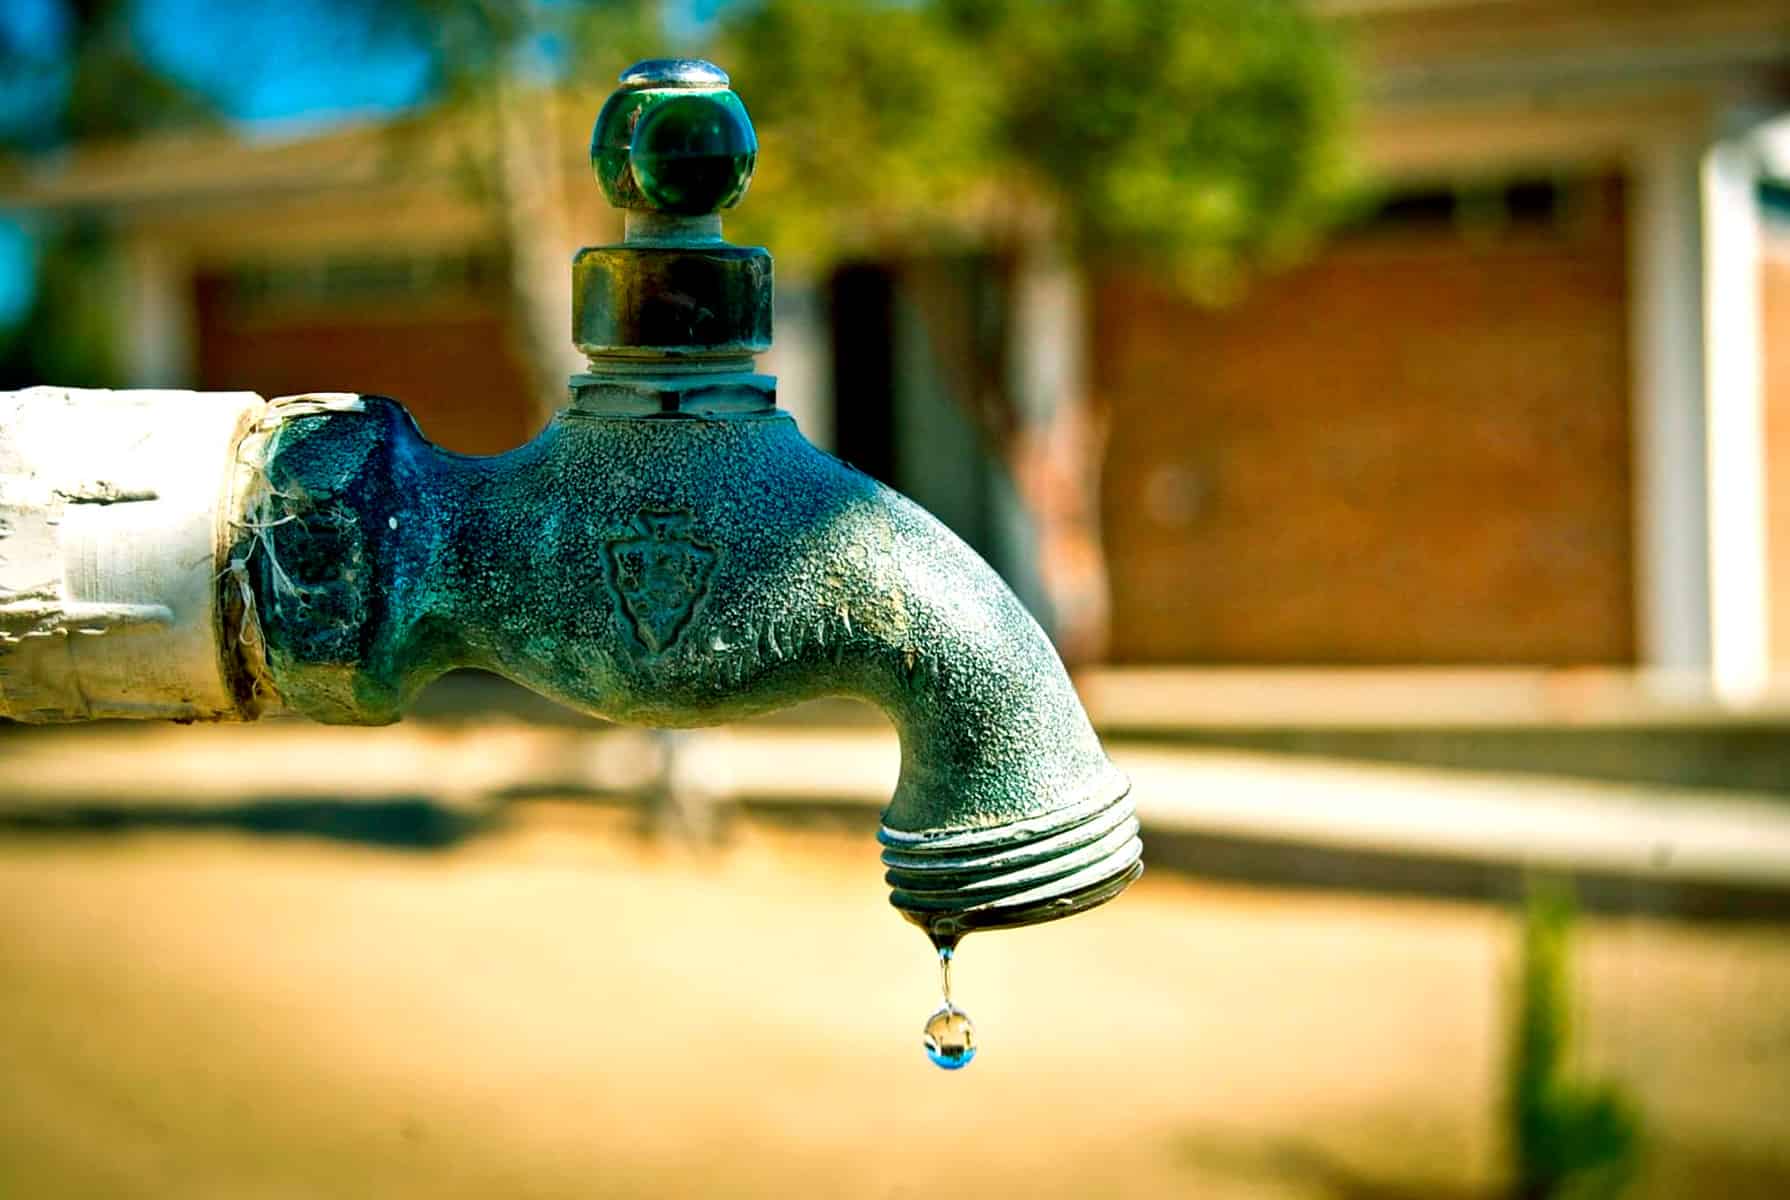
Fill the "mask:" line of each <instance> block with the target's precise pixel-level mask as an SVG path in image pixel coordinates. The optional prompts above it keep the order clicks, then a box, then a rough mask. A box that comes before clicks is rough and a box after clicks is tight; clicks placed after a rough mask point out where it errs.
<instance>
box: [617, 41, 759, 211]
mask: <svg viewBox="0 0 1790 1200" xmlns="http://www.w3.org/2000/svg"><path fill="white" fill-rule="evenodd" d="M727 84H728V79H727V75H726V73H725V72H723V71H722V70H721V69H720V68H719V67H716V66H714V65H713V64H712V63H706V62H702V61H700V60H698V59H651V60H648V61H646V62H642V63H636V64H635V65H633V66H632V67H629V68H628V69H627V70H626V71H624V72H622V77H621V85H622V86H621V88H620V90H618V91H617V92H615V93H614V94H613V95H611V96H610V97H609V100H608V102H607V103H606V104H604V105H603V111H602V112H600V113H599V114H597V124H596V128H595V129H593V130H592V131H591V144H590V159H591V168H592V170H594V171H595V172H596V176H597V182H598V184H600V185H601V186H602V189H603V194H604V195H605V196H606V197H608V199H609V202H610V203H611V204H613V205H615V206H616V207H617V208H631V209H644V210H648V211H653V212H663V213H673V214H676V215H679V216H702V215H704V214H707V213H714V212H719V211H721V210H722V209H724V208H731V207H732V206H733V205H735V204H737V203H738V202H739V199H740V197H741V196H743V195H745V194H746V185H747V184H748V183H749V182H751V179H752V168H753V166H754V165H755V164H756V162H757V160H758V136H757V135H756V134H755V133H754V132H753V131H752V120H751V118H750V117H748V116H747V115H746V106H745V105H744V104H742V103H741V102H740V98H739V96H737V95H735V94H734V93H733V91H732V90H731V89H729V88H728V86H727Z"/></svg>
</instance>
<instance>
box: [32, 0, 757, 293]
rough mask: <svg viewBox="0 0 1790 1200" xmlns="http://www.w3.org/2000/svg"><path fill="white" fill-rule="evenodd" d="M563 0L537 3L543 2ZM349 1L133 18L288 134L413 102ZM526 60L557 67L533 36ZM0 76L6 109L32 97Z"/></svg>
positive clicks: (388, 52) (684, 28)
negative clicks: (531, 57)
mask: <svg viewBox="0 0 1790 1200" xmlns="http://www.w3.org/2000/svg"><path fill="white" fill-rule="evenodd" d="M563 2H564V0H537V3H539V4H540V5H541V6H542V7H543V8H551V7H553V6H555V5H556V4H559V3H563ZM730 2H731V0H668V2H667V3H666V5H665V20H666V25H667V27H668V32H669V33H670V34H671V35H672V37H673V38H674V39H676V40H684V39H687V38H690V37H692V36H695V35H698V34H699V33H700V32H701V30H702V29H703V27H705V26H706V25H708V24H709V23H710V22H712V21H713V20H714V18H715V15H716V14H717V13H718V12H719V11H720V10H721V9H723V8H725V7H726V6H727V4H728V3H730ZM357 7H361V6H357V5H356V4H355V3H353V2H352V0H321V2H310V3H307V2H306V0H283V2H282V0H137V6H136V16H135V20H134V22H133V25H134V30H135V34H136V37H137V39H138V44H139V45H140V46H141V48H142V49H143V51H144V53H145V54H146V55H147V56H148V57H149V58H150V59H151V60H152V61H154V62H155V63H157V64H158V65H159V66H161V67H163V68H164V69H166V70H167V71H169V73H171V74H174V75H178V76H180V77H182V78H184V79H186V80H188V81H189V82H190V83H192V84H194V85H195V86H197V87H199V88H200V89H202V90H203V91H204V92H205V93H207V94H208V95H210V96H212V97H213V98H215V99H216V100H217V102H218V103H219V105H220V106H221V107H222V109H223V111H224V113H225V114H226V115H227V116H228V117H230V118H231V119H233V120H235V121H237V122H240V123H241V124H242V125H243V126H244V127H245V130H246V131H247V132H249V133H250V134H251V135H253V134H266V133H273V134H278V135H291V134H295V133H300V132H304V131H306V130H310V129H316V128H320V127H324V126H328V125H331V124H334V123H337V122H340V121H344V120H349V119H353V118H356V117H366V116H372V115H378V114H384V113H391V112H394V111H398V110H401V109H403V108H406V107H408V106H411V105H414V104H416V103H417V102H418V101H420V100H422V99H423V98H424V96H425V93H426V90H427V88H428V86H429V59H428V55H427V53H426V52H425V50H424V49H423V48H422V47H420V46H418V45H415V44H413V43H409V42H407V41H406V40H405V39H404V38H403V37H402V36H401V35H399V34H398V33H396V32H394V31H390V30H386V31H381V30H379V29H377V28H375V27H374V26H373V25H372V23H371V22H369V21H368V20H366V19H364V18H362V17H359V16H358V15H357V14H356V11H355V10H356V9H357ZM365 7H371V6H365ZM0 35H4V36H5V37H6V38H7V39H8V40H10V41H11V42H12V43H13V44H15V45H19V46H21V47H24V48H26V49H27V50H29V51H30V53H31V54H32V55H33V57H41V58H43V59H45V60H53V59H54V58H55V57H56V56H57V54H58V53H59V52H60V50H61V48H62V47H63V46H64V45H65V44H66V41H67V36H68V30H67V27H66V18H65V16H64V12H63V8H62V2H61V0H0ZM536 58H537V61H538V62H539V64H540V65H541V67H542V68H543V69H544V70H547V71H551V70H552V69H554V68H555V67H556V66H558V65H559V63H558V59H557V56H556V55H555V53H554V47H553V46H552V45H551V44H547V43H543V44H542V45H541V46H540V47H538V48H537V55H536ZM28 86H30V87H33V88H36V89H37V91H36V93H35V94H32V93H26V92H22V91H20V90H19V88H18V87H17V86H13V85H11V84H10V83H9V81H6V80H0V118H3V117H4V115H5V112H6V110H8V109H11V110H14V111H17V109H18V108H19V107H20V106H24V105H32V104H36V103H41V102H42V100H43V95H42V87H43V84H42V82H41V81H37V82H34V83H32V84H29V85H28ZM33 259H34V256H33V254H32V249H31V236H30V230H29V226H28V225H22V224H20V223H19V222H18V221H17V220H8V219H6V217H5V214H3V213H0V324H6V323H9V322H11V321H13V320H16V319H17V318H18V317H19V316H20V315H21V314H22V313H23V311H24V309H25V307H26V305H27V304H29V302H30V298H31V277H32V262H33Z"/></svg>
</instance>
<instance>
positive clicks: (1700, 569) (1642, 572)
mask: <svg viewBox="0 0 1790 1200" xmlns="http://www.w3.org/2000/svg"><path fill="white" fill-rule="evenodd" d="M1702 208H1703V198H1702V182H1701V146H1700V144H1699V143H1698V141H1696V140H1694V139H1692V138H1689V137H1686V138H1683V139H1681V140H1676V141H1672V142H1667V143H1663V144H1659V145H1655V146H1652V147H1648V148H1647V149H1646V150H1644V151H1642V152H1641V153H1640V154H1639V155H1638V156H1637V157H1636V159H1635V160H1634V162H1633V164H1632V170H1631V194H1630V200H1629V222H1628V228H1629V262H1630V264H1631V275H1632V278H1631V280H1630V286H1629V346H1630V357H1631V364H1632V371H1633V374H1634V388H1633V409H1632V425H1633V429H1634V437H1633V442H1634V463H1633V469H1634V484H1633V492H1634V514H1635V517H1634V520H1635V542H1634V545H1635V585H1636V586H1635V602H1636V603H1635V611H1636V621H1637V630H1636V633H1637V642H1638V646H1637V649H1638V651H1639V656H1640V660H1641V665H1642V666H1644V667H1647V668H1651V669H1653V670H1656V671H1660V672H1665V673H1669V674H1671V675H1674V676H1680V675H1682V676H1686V677H1702V676H1704V675H1705V674H1706V673H1707V672H1708V670H1709V668H1710V663H1711V653H1712V646H1711V642H1710V611H1711V610H1710V569H1709V546H1708V537H1709V504H1708V490H1709V489H1708V466H1709V457H1708V455H1707V454H1706V452H1705V422H1706V418H1705V412H1704V402H1703V397H1704V386H1705V379H1704V365H1703V351H1704V337H1703V321H1704V309H1703V221H1702Z"/></svg>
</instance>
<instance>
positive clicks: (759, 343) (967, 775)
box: [0, 59, 1143, 946]
mask: <svg viewBox="0 0 1790 1200" xmlns="http://www.w3.org/2000/svg"><path fill="white" fill-rule="evenodd" d="M757 150H758V147H757V138H756V135H755V133H754V131H753V128H752V124H751V121H750V119H749V118H748V116H747V114H746V110H745V107H744V105H743V104H742V103H741V101H740V98H739V97H738V95H737V94H735V93H734V92H733V91H732V90H731V87H730V81H729V79H728V77H727V76H726V74H724V73H723V72H722V71H721V70H720V69H719V68H717V67H715V66H713V65H711V64H709V63H706V62H700V61H695V60H684V59H676V60H673V59H662V60H650V61H646V62H642V63H638V64H636V65H635V66H633V67H630V68H629V69H628V70H627V71H626V72H624V73H623V74H622V76H621V80H620V87H619V89H618V90H617V91H615V93H614V94H612V95H611V96H610V97H609V99H608V101H607V103H605V104H604V106H603V108H602V110H601V112H600V113H599V115H598V117H597V120H596V125H595V129H594V131H593V133H592V137H591V162H592V166H593V169H594V171H595V173H596V177H597V181H598V183H599V185H600V186H601V188H602V190H603V192H604V195H605V196H606V197H607V199H608V200H609V202H610V203H611V204H613V205H615V206H616V207H619V208H621V209H623V210H624V212H625V234H624V238H623V240H622V242H621V243H620V244H617V245H606V246H593V247H587V248H585V249H583V250H580V251H579V252H578V254H577V255H576V257H575V258H574V260H573V263H572V274H573V282H574V298H573V303H572V334H573V339H574V341H575V343H576V344H577V346H578V348H579V350H580V351H581V352H582V353H583V354H584V356H585V357H586V358H587V360H588V370H586V371H585V372H584V373H582V374H578V375H574V376H573V377H572V378H571V380H570V385H569V404H568V406H567V407H566V408H565V409H563V410H562V411H560V412H559V413H558V414H557V415H556V416H555V417H554V418H553V419H552V421H551V422H550V423H549V424H548V425H547V427H546V428H545V429H544V430H543V431H542V432H541V433H540V434H539V436H537V437H536V438H535V439H534V440H533V441H531V442H529V443H528V444H527V445H524V446H522V447H520V448H518V449H515V450H512V451H510V452H508V453H506V454H501V455H497V456H495V457H489V458H480V457H468V456H463V455H459V454H453V453H449V452H447V451H444V450H442V449H440V448H438V447H436V446H433V445H431V444H430V443H429V442H428V441H427V440H425V439H424V438H423V436H422V435H421V434H420V433H419V431H418V429H417V426H416V424H415V422H414V421H413V420H412V418H411V417H410V415H409V413H408V412H407V411H406V410H405V409H404V408H403V407H402V406H401V405H399V404H398V403H397V402H396V401H393V400H390V399H386V398H384V397H377V396H358V395H347V394H340V395H338V394H328V395H314V396H304V397H289V398H286V399H284V400H275V401H273V402H271V403H269V404H268V405H267V406H266V408H265V410H264V411H263V412H262V413H261V414H260V415H259V416H257V417H256V418H255V419H254V421H253V422H251V423H250V425H249V427H248V428H247V431H246V433H245V435H244V436H243V438H242V439H241V441H240V442H239V444H238V446H237V449H236V452H235V459H236V461H237V463H239V464H242V465H241V466H239V467H238V468H236V475H235V477H236V479H237V481H238V483H237V485H236V486H235V487H234V490H233V491H232V492H231V493H230V494H231V496H232V497H233V499H232V500H231V501H230V503H229V505H228V507H229V508H230V510H231V511H230V512H229V513H228V514H227V515H226V517H225V518H224V519H225V520H226V521H227V527H228V529H229V531H230V536H229V537H227V538H223V539H220V541H219V549H218V551H217V554H218V566H219V568H220V569H219V572H218V574H219V577H220V582H219V584H218V586H219V588H220V589H221V591H220V593H219V596H218V597H217V605H218V608H219V612H220V614H221V615H220V617H219V625H220V628H222V629H225V630H234V631H235V632H234V633H233V634H228V635H226V636H225V638H224V640H225V641H226V642H227V643H228V645H227V647H226V651H225V654H224V657H225V660H226V670H225V674H226V675H227V676H228V677H229V678H230V679H231V680H232V682H231V684H230V687H231V692H232V695H233V697H234V700H235V703H234V711H233V712H228V713H211V714H208V715H225V716H236V717H239V718H240V717H252V716H254V715H255V714H256V713H257V712H258V711H259V710H260V709H261V708H262V707H265V706H267V705H269V704H270V703H272V702H273V700H274V698H276V697H277V702H278V704H279V705H281V706H283V707H284V708H286V709H289V710H292V711H294V712H297V713H299V714H302V715H304V716H307V717H311V718H313V719H315V720H318V721H323V722H328V723H335V724H359V725H377V724H384V723H388V722H391V721H395V720H397V719H398V718H399V716H400V714H401V713H402V712H403V710H404V708H405V706H406V704H407V703H408V702H409V701H410V700H411V698H412V697H414V696H415V695H416V693H417V692H418V690H419V689H421V688H422V687H423V686H424V685H425V684H427V683H428V682H429V681H430V680H432V679H435V678H436V677H438V676H440V675H442V674H444V673H446V672H447V671H450V670H453V669H455V668H461V667H474V668H480V669H483V670H485V671H490V672H494V673H496V674H498V675H501V676H504V677H506V678H508V679H511V680H513V681H515V682H517V683H520V684H522V685H523V686H525V687H528V688H530V689H532V690H534V691H536V692H539V693H541V694H542V695H545V696H547V697H550V698H552V699H554V700H556V701H558V702H560V703H562V704H565V705H568V706H570V707H571V708H574V709H577V710H579V711H582V712H585V713H589V714H592V715H595V716H599V717H604V718H607V719H609V720H613V721H618V722H625V723H633V724H641V725H650V726H658V727H688V726H700V725H711V724H716V723H719V722H725V721H731V720H736V719H739V718H742V717H748V716H751V715H753V714H756V713H763V712H767V711H770V710H773V709H778V708H782V707H784V706H787V705H789V704H792V703H795V702H798V701H802V700H807V699H812V698H817V697H822V696H847V697H854V698H857V699H860V700H864V701H868V702H869V703H871V704H873V705H875V706H877V707H878V708H880V709H881V710H882V711H883V712H885V713H886V714H887V715H888V717H889V718H890V720H891V721H892V723H893V724H894V726H895V728H896V730H897V732H898V734H899V737H900V741H901V772H900V779H899V783H898V785H897V787H896V789H895V793H894V796H893V798H892V799H891V801H890V803H889V805H888V807H887V808H886V810H885V811H884V813H883V816H882V828H881V832H880V834H879V840H880V841H881V843H882V846H883V852H882V861H883V864H884V865H885V867H886V868H887V874H886V880H887V882H888V884H889V887H890V889H891V902H892V903H893V905H894V906H895V907H896V908H897V909H898V910H900V911H901V912H902V913H903V914H904V915H905V916H906V917H907V918H908V919H910V920H912V921H914V922H915V923H916V924H919V925H920V926H922V927H923V928H924V929H925V930H926V931H927V932H928V933H929V934H930V935H931V936H932V937H933V939H934V940H935V941H936V942H938V943H939V944H940V945H941V946H950V945H954V944H955V942H956V940H957V939H958V938H960V937H961V936H963V935H964V934H965V933H968V932H970V931H972V930H977V929H987V928H997V927H1004V926H1016V925H1026V924H1032V923H1036V922H1040V921H1046V920H1051V919H1053V918H1057V917H1063V916H1067V915H1070V914H1072V913H1076V912H1079V911H1082V910H1084V909H1087V908H1090V907H1093V906H1094V905H1097V904H1100V903H1102V902H1104V901H1106V900H1109V899H1111V898H1112V897H1113V896H1115V895H1117V894H1118V893H1119V892H1120V891H1122V890H1123V889H1124V888H1125V887H1126V886H1127V885H1128V884H1129V883H1130V882H1131V881H1132V880H1134V879H1136V878H1137V876H1138V875H1139V874H1140V873H1141V872H1142V869H1143V868H1142V862H1141V853H1142V846H1141V843H1140V841H1139V838H1138V822H1137V818H1136V815H1135V812H1134V809H1133V805H1132V802H1131V800H1130V798H1129V784H1128V782H1127V780H1126V779H1125V777H1124V776H1123V775H1122V774H1121V773H1120V772H1119V771H1118V770H1117V769H1116V768H1114V767H1113V765H1112V764H1111V763H1110V762H1109V761H1108V759H1107V756H1106V754H1105V752H1104V750H1103V749H1102V748H1101V744H1100V740H1099V738H1098V737H1097V736H1096V735H1095V732H1094V730H1093V728H1092V726H1091V725H1090V723H1089V721H1088V717H1087V715H1086V713H1085V712H1084V711H1083V709H1082V706H1081V703H1080V701H1079V700H1078V699H1077V697H1076V693H1075V690H1074V688H1073V686H1072V685H1071V683H1070V681H1069V678H1068V675H1067V673H1066V672H1065V671H1064V668H1063V665H1062V662H1061V660H1060V659H1059V658H1058V656H1057V654H1056V652H1055V651H1054V649H1053V648H1052V646H1051V644H1050V642H1049V640H1048V639H1047V638H1046V636H1045V634H1044V633H1043V631H1042V630H1041V629H1040V628H1039V627H1038V624H1037V623H1036V622H1035V621H1034V620H1033V619H1032V617H1031V616H1030V615H1029V614H1028V613H1027V612H1026V610H1025V609H1024V608H1023V607H1022V606H1021V605H1020V603H1019V601H1018V600H1017V599H1016V598H1015V597H1014V595H1013V593H1012V592H1011V591H1010V590H1009V589H1008V588H1007V587H1006V586H1005V585H1004V584H1003V583H1002V582H1001V580H1000V579H999V578H998V577H997V576H996V575H995V573H994V572H993V571H992V570H991V569H990V568H989V567H988V566H987V564H985V563H984V562H983V561H982V560H981V559H980V558H979V557H978V556H977V555H976V554H975V553H974V552H973V551H972V550H970V549H969V547H967V546H966V545H965V544H964V543H963V542H962V541H961V540H959V539H958V538H957V537H956V536H955V535H954V534H952V533H951V532H950V531H949V530H948V529H946V528H945V527H944V526H943V525H942V524H940V523H939V522H938V521H937V520H935V519H934V518H933V517H932V516H930V515H929V514H928V513H926V512H925V511H924V510H923V509H921V508H920V507H919V506H918V505H916V504H914V503H913V502H912V501H910V500H908V499H906V498H905V497H903V496H901V495H900V494H898V493H896V492H895V491H893V490H891V489H889V488H887V487H885V486H883V485H882V484H880V483H878V482H877V481H876V480H874V479H872V478H870V477H869V476H867V475H865V474H863V473H862V472H860V471H858V470H856V469H855V468H853V467H852V466H850V465H849V464H847V463H844V462H842V461H840V460H839V459H837V458H834V457H833V456H831V455H829V454H827V453H825V452H823V451H821V450H819V449H817V448H815V447H814V446H813V445H811V444H810V443H809V442H808V441H807V440H806V439H805V438H804V437H803V436H802V434H801V432H800V431H799V430H798V429H797V427H796V423H795V421H794V420H793V419H792V417H791V416H790V415H789V414H788V413H786V412H783V411H781V410H779V409H778V407H777V404H776V381H775V380H774V379H773V378H771V377H769V376H766V375H762V374H758V373H756V372H755V370H754V364H753V356H754V355H756V354H758V353H760V352H762V351H764V350H767V349H768V348H769V346H770V342H771V298H772V281H771V259H770V255H769V254H767V253H766V252H765V250H763V249H761V248H758V247H747V246H736V245H733V244H731V243H728V242H726V241H725V240H723V237H722V232H721V216H720V214H721V213H722V211H723V210H725V209H727V208H729V207H731V206H733V205H734V204H736V203H737V202H738V201H739V200H740V198H741V197H742V196H743V195H744V194H745V192H746V189H747V185H748V184H749V182H750V179H751V175H752V170H753V167H754V165H755V161H756V157H757ZM4 632H5V631H4V627H3V626H0V638H3V637H4ZM0 649H4V647H0ZM5 685H6V681H5V680H4V679H0V689H3V688H4V687H5ZM3 699H4V692H3V691H0V701H3ZM16 709H17V706H15V711H14V714H13V715H19V714H18V712H17V711H16ZM6 711H7V710H6V708H5V707H4V704H3V703H0V713H4V712H6ZM44 711H45V712H47V711H48V710H44Z"/></svg>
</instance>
